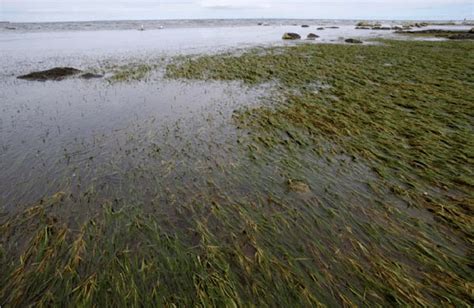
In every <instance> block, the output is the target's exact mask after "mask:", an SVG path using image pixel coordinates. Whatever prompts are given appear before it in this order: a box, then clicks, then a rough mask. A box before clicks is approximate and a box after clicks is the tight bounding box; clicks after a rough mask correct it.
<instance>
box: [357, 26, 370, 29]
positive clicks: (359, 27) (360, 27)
mask: <svg viewBox="0 0 474 308" xmlns="http://www.w3.org/2000/svg"><path fill="white" fill-rule="evenodd" d="M356 29H357V30H370V27H366V26H357V27H356Z"/></svg>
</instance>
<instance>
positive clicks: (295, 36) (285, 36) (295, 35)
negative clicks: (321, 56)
mask: <svg viewBox="0 0 474 308" xmlns="http://www.w3.org/2000/svg"><path fill="white" fill-rule="evenodd" d="M282 39H284V40H299V39H301V36H300V35H299V34H298V33H291V32H288V33H285V34H283V37H282Z"/></svg>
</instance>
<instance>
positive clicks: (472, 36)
mask: <svg viewBox="0 0 474 308" xmlns="http://www.w3.org/2000/svg"><path fill="white" fill-rule="evenodd" d="M471 31H472V30H471ZM471 31H469V32H466V33H458V34H453V35H450V36H448V39H450V40H474V32H471Z"/></svg>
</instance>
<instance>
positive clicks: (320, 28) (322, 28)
mask: <svg viewBox="0 0 474 308" xmlns="http://www.w3.org/2000/svg"><path fill="white" fill-rule="evenodd" d="M316 30H324V27H319V28H317V29H316Z"/></svg>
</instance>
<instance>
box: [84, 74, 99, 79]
mask: <svg viewBox="0 0 474 308" xmlns="http://www.w3.org/2000/svg"><path fill="white" fill-rule="evenodd" d="M102 77H104V75H101V74H94V73H85V74H82V75H81V78H82V79H94V78H102Z"/></svg>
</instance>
